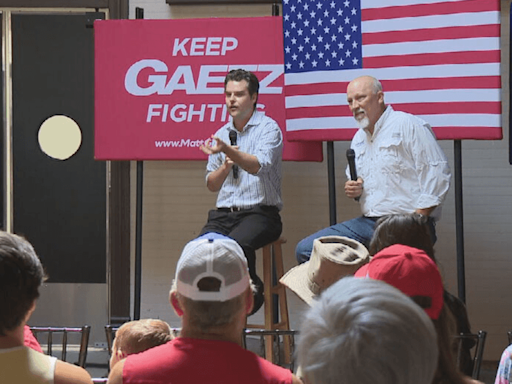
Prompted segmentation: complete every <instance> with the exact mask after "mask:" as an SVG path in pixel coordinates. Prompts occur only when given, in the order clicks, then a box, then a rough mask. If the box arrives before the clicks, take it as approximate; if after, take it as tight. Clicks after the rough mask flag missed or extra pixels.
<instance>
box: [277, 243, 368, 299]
mask: <svg viewBox="0 0 512 384" xmlns="http://www.w3.org/2000/svg"><path fill="white" fill-rule="evenodd" d="M369 261H370V255H369V253H368V250H367V249H366V247H365V246H364V245H363V244H361V243H359V242H358V241H356V240H353V239H349V238H348V237H342V236H324V237H319V238H318V239H316V240H315V241H314V242H313V251H312V252H311V258H310V259H309V261H308V262H306V263H303V264H301V265H299V266H297V267H294V268H292V269H290V270H289V271H288V272H287V273H286V274H285V275H284V276H283V277H282V278H281V279H280V280H279V281H280V282H281V283H282V284H283V285H285V286H286V287H288V288H290V289H291V290H292V291H293V292H295V293H296V294H297V296H299V297H300V298H301V299H302V300H304V301H305V302H306V303H307V304H310V305H311V303H312V301H313V299H314V298H315V296H318V295H320V293H322V291H324V290H325V289H327V288H328V287H329V286H330V285H331V284H333V283H335V282H336V281H338V280H339V279H341V278H342V277H345V276H348V275H353V274H354V273H355V272H356V271H357V270H358V269H359V268H360V267H361V266H362V265H364V264H366V263H368V262H369Z"/></svg>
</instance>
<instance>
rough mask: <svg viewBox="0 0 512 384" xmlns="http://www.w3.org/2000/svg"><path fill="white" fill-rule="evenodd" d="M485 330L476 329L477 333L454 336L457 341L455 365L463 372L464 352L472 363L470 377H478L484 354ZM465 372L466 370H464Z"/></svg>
mask: <svg viewBox="0 0 512 384" xmlns="http://www.w3.org/2000/svg"><path fill="white" fill-rule="evenodd" d="M486 337H487V332H486V331H478V332H477V333H461V334H460V335H458V336H455V340H456V342H457V354H456V356H457V365H458V366H459V368H460V369H461V371H463V372H464V366H465V362H464V359H465V354H466V355H468V357H467V358H468V359H470V362H471V364H472V370H471V371H472V373H471V377H472V378H473V379H476V380H478V378H479V377H480V369H481V366H482V359H483V355H484V348H485V339H486ZM465 373H466V374H467V373H468V372H465Z"/></svg>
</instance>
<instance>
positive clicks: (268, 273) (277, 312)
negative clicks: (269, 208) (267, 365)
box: [246, 237, 291, 363]
mask: <svg viewBox="0 0 512 384" xmlns="http://www.w3.org/2000/svg"><path fill="white" fill-rule="evenodd" d="M284 243H286V239H285V238H284V237H280V238H279V239H277V240H276V241H274V242H273V243H270V244H267V245H265V246H264V247H263V249H262V250H263V296H264V298H265V303H264V306H263V308H264V311H265V323H264V324H247V325H246V327H247V328H263V329H265V330H276V329H280V330H286V331H288V330H289V329H290V322H289V320H288V304H287V302H286V288H285V286H284V285H282V284H281V283H280V282H279V279H280V278H281V277H282V276H283V274H284V267H283V253H282V250H281V244H284ZM273 272H274V273H275V275H274V276H275V280H274V279H273V276H272V275H273ZM274 281H275V283H274ZM273 295H276V296H277V303H276V304H277V305H274V297H273ZM264 337H265V358H266V359H267V360H269V361H270V362H274V342H273V337H274V336H272V335H268V336H264ZM283 337H284V353H285V359H287V360H289V356H290V343H291V338H290V337H289V336H283ZM277 342H279V339H278V340H277ZM287 362H288V363H289V361H287Z"/></svg>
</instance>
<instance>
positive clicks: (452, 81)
mask: <svg viewBox="0 0 512 384" xmlns="http://www.w3.org/2000/svg"><path fill="white" fill-rule="evenodd" d="M283 33H284V54H285V104H286V131H287V137H288V139H289V140H351V139H352V136H353V135H354V133H355V131H356V127H355V123H354V119H353V118H352V115H351V113H350V110H349V108H348V105H347V101H346V100H347V97H346V94H345V90H346V89H347V84H348V83H349V82H350V81H351V80H353V79H355V78H356V77H358V76H361V75H370V76H373V77H375V78H377V79H379V80H381V82H382V86H383V88H384V92H385V93H386V103H387V104H390V105H392V106H393V108H394V109H395V110H398V111H404V112H409V113H412V114H414V115H416V116H418V117H421V118H422V119H424V120H425V121H427V122H428V123H429V124H430V125H431V126H432V127H433V129H434V131H435V133H436V136H437V138H438V139H445V140H457V139H480V140H499V139H502V129H501V79H500V1H499V0H478V1H475V0H461V1H439V0H437V1H434V0H428V1H425V0H386V1H383V0H329V1H316V0H315V1H311V0H283Z"/></svg>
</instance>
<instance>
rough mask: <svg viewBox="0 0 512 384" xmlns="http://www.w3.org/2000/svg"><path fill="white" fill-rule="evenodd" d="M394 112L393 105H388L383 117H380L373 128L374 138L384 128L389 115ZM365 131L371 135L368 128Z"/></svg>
mask: <svg viewBox="0 0 512 384" xmlns="http://www.w3.org/2000/svg"><path fill="white" fill-rule="evenodd" d="M392 112H393V107H392V106H391V105H388V106H387V107H386V109H385V110H384V112H383V113H382V115H380V117H379V120H377V122H376V123H375V127H373V136H375V135H376V134H377V132H379V131H380V129H381V128H382V126H383V125H384V124H385V123H386V120H387V118H388V117H389V115H390V114H391V113H392ZM365 131H366V133H367V134H370V132H369V131H368V128H365Z"/></svg>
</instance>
